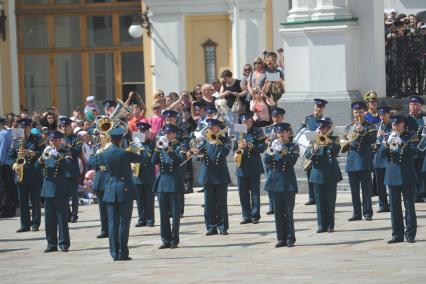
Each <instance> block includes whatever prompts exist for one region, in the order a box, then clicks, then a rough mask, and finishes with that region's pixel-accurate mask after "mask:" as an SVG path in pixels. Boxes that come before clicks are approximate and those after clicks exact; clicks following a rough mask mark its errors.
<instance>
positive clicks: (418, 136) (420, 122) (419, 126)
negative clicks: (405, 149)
mask: <svg viewBox="0 0 426 284" xmlns="http://www.w3.org/2000/svg"><path fill="white" fill-rule="evenodd" d="M423 116H424V114H423V113H421V114H420V115H419V116H417V117H414V116H411V115H409V114H407V115H406V117H407V122H406V123H405V125H406V127H407V128H408V130H409V131H415V132H416V133H415V135H414V137H413V139H412V140H413V141H412V142H413V143H414V144H417V143H418V142H419V141H420V140H421V138H422V132H423V128H424V126H425V124H424V120H423ZM414 122H416V124H417V128H415V127H416V125H415V124H414ZM424 156H425V153H424V152H422V151H420V150H419V149H417V150H416V156H415V157H414V158H415V159H423V157H424Z"/></svg>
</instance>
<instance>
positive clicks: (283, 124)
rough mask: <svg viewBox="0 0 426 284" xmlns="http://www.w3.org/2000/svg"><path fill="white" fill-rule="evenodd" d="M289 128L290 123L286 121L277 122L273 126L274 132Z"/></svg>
mask: <svg viewBox="0 0 426 284" xmlns="http://www.w3.org/2000/svg"><path fill="white" fill-rule="evenodd" d="M290 129H291V124H290V123H286V122H281V123H277V124H275V126H274V131H275V132H282V131H289V130H290Z"/></svg>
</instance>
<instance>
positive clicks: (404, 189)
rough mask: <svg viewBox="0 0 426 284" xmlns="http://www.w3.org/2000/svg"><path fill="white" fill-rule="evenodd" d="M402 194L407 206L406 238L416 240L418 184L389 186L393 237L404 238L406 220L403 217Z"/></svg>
mask: <svg viewBox="0 0 426 284" xmlns="http://www.w3.org/2000/svg"><path fill="white" fill-rule="evenodd" d="M401 195H402V196H403V198H404V207H405V227H406V229H405V238H406V239H407V240H414V238H415V237H416V232H417V217H416V208H415V203H414V200H415V196H416V186H415V185H405V186H389V200H390V209H391V221H392V237H393V238H394V239H397V240H404V221H403V217H402V207H401Z"/></svg>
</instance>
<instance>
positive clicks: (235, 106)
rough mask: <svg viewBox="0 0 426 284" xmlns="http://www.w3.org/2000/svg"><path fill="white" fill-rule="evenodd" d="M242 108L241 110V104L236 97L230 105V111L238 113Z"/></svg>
mask: <svg viewBox="0 0 426 284" xmlns="http://www.w3.org/2000/svg"><path fill="white" fill-rule="evenodd" d="M242 108H243V103H242V102H241V101H240V98H239V97H236V98H235V101H234V103H233V104H232V108H231V111H232V112H236V113H239V112H240V111H241V110H242Z"/></svg>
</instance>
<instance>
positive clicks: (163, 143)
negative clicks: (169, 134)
mask: <svg viewBox="0 0 426 284" xmlns="http://www.w3.org/2000/svg"><path fill="white" fill-rule="evenodd" d="M169 142H170V141H169V140H168V139H167V138H166V137H165V136H161V137H160V138H159V139H158V140H157V143H155V147H156V148H157V149H165V148H167V147H169Z"/></svg>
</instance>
